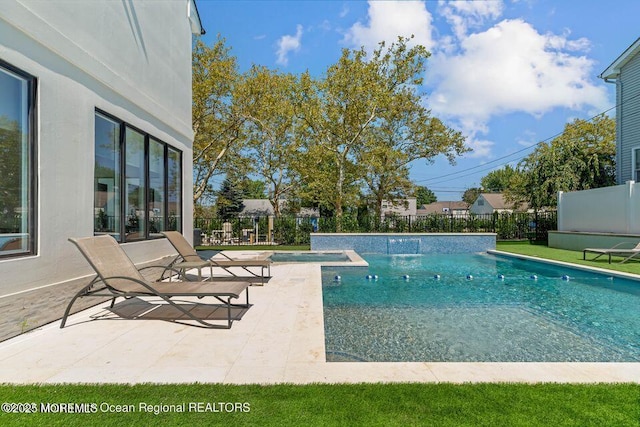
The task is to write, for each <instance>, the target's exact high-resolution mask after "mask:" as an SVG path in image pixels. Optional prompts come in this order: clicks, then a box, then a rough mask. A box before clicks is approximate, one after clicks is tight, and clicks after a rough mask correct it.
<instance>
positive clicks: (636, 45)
mask: <svg viewBox="0 0 640 427" xmlns="http://www.w3.org/2000/svg"><path fill="white" fill-rule="evenodd" d="M638 52H640V37H639V38H637V39H636V41H635V42H633V43H632V44H631V46H629V47H628V48H627V49H626V50H625V51H624V52H622V55H620V56H618V58H617V59H616V60H615V61H613V63H612V64H611V65H609V66H608V67H607V69H606V70H604V71H603V72H602V73H600V75H599V76H598V77H600V78H601V79H604V80H605V81H606V80H615V79H617V78H618V76H619V75H620V69H621V68H622V67H623V66H624V64H626V63H627V62H628V61H629V60H630V59H631V58H633V57H634V56H635V55H636V54H637V53H638Z"/></svg>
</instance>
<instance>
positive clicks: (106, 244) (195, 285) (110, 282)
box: [60, 235, 250, 329]
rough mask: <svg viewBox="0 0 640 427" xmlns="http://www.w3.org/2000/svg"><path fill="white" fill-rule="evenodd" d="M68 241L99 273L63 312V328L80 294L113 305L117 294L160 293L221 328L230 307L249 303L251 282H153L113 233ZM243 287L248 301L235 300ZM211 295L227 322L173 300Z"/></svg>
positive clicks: (189, 313) (209, 325) (189, 314)
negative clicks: (208, 317)
mask: <svg viewBox="0 0 640 427" xmlns="http://www.w3.org/2000/svg"><path fill="white" fill-rule="evenodd" d="M69 241H70V242H71V243H73V244H74V245H76V247H77V248H78V249H79V250H80V252H81V253H82V255H84V257H85V258H86V260H87V262H88V263H89V264H90V265H91V267H93V269H94V270H95V272H96V273H97V276H96V277H95V278H94V279H93V280H92V281H91V282H90V283H89V284H88V285H87V286H85V287H84V288H82V289H81V290H80V292H78V293H77V294H76V295H75V296H74V297H73V299H72V300H71V302H70V303H69V305H68V306H67V309H66V310H65V312H64V316H63V318H62V323H61V324H60V328H64V325H65V323H66V321H67V317H68V316H69V312H70V310H71V306H72V305H73V303H74V302H75V301H76V299H78V298H81V297H91V296H95V297H111V298H112V300H111V308H113V305H114V303H115V300H116V298H118V297H124V298H125V299H128V298H133V297H141V296H147V297H148V296H151V297H159V298H161V299H162V300H163V301H164V302H166V303H167V304H169V305H171V306H172V307H174V308H176V309H177V310H179V311H181V312H182V313H183V314H184V315H185V316H186V317H187V318H188V319H190V320H193V321H195V322H197V323H199V324H200V325H202V326H204V327H206V328H222V329H229V328H231V324H232V322H233V319H232V317H231V307H242V308H249V307H250V305H249V290H248V287H249V286H250V283H248V282H223V283H213V282H151V281H148V280H146V279H145V278H144V277H143V276H142V273H141V272H140V271H139V270H138V269H137V268H136V266H135V265H134V264H133V262H132V261H131V259H130V258H129V257H128V256H127V254H126V253H125V252H124V250H123V249H122V248H121V247H120V245H119V244H118V242H116V240H115V239H114V238H113V237H112V236H110V235H102V236H94V237H83V238H77V239H74V238H71V239H69ZM243 291H244V292H245V293H246V303H245V304H232V303H231V299H236V298H239V296H240V294H241V293H242V292H243ZM209 296H211V297H214V298H216V299H217V300H218V301H220V302H222V303H223V304H224V307H226V309H227V319H226V320H227V324H226V325H220V324H213V323H210V322H207V321H205V320H204V319H202V318H200V317H198V316H196V315H194V314H193V312H195V311H196V310H193V312H192V311H190V310H187V309H185V308H184V307H183V306H182V305H180V304H176V303H175V302H174V301H172V300H171V298H172V297H198V298H203V297H209ZM194 305H195V304H194ZM188 319H187V320H188ZM196 326H197V325H196Z"/></svg>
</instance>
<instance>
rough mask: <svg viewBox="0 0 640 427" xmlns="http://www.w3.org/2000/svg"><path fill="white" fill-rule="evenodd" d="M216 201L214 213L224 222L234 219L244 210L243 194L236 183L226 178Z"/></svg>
mask: <svg viewBox="0 0 640 427" xmlns="http://www.w3.org/2000/svg"><path fill="white" fill-rule="evenodd" d="M217 194H218V198H217V200H216V213H217V214H218V216H220V217H221V218H222V219H224V220H228V219H232V218H236V217H237V216H238V214H239V213H240V212H241V211H242V209H243V208H244V204H243V203H242V199H243V198H244V194H243V193H242V190H241V188H240V187H239V185H238V183H237V182H236V181H233V180H231V179H229V178H226V179H225V180H224V181H223V182H222V185H221V186H220V190H219V191H218V193H217Z"/></svg>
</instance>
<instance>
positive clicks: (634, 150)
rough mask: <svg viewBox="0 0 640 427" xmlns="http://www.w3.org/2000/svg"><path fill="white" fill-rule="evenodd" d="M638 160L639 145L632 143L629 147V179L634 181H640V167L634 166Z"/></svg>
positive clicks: (639, 156)
mask: <svg viewBox="0 0 640 427" xmlns="http://www.w3.org/2000/svg"><path fill="white" fill-rule="evenodd" d="M638 160H640V145H634V146H633V147H631V178H630V179H631V180H632V181H634V182H640V180H639V179H637V178H639V177H640V168H636V165H637V162H638Z"/></svg>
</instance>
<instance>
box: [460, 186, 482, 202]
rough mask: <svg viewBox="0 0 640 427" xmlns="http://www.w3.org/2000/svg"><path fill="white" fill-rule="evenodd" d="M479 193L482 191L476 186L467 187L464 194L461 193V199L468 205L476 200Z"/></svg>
mask: <svg viewBox="0 0 640 427" xmlns="http://www.w3.org/2000/svg"><path fill="white" fill-rule="evenodd" d="M480 193H482V189H481V188H478V187H472V188H467V189H466V190H465V192H464V194H462V201H463V202H465V203H468V204H469V205H472V204H473V203H474V202H475V201H476V199H477V198H478V196H479V195H480Z"/></svg>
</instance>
